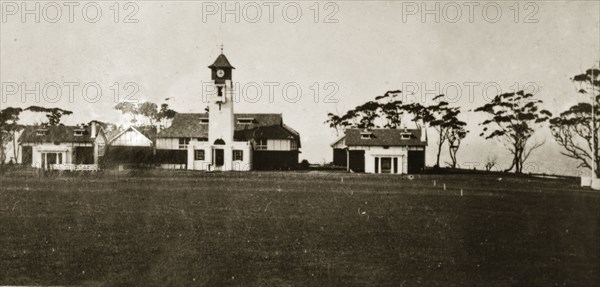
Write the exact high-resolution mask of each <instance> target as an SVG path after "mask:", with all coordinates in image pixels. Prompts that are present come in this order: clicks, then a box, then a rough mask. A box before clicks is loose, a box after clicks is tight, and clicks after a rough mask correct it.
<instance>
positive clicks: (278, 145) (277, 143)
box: [267, 140, 292, 150]
mask: <svg viewBox="0 0 600 287" xmlns="http://www.w3.org/2000/svg"><path fill="white" fill-rule="evenodd" d="M267 150H292V144H291V140H267Z"/></svg>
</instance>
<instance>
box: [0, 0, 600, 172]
mask: <svg viewBox="0 0 600 287" xmlns="http://www.w3.org/2000/svg"><path fill="white" fill-rule="evenodd" d="M70 2H72V1H70ZM15 3H16V5H17V6H14V4H15ZM21 3H22V2H21V1H19V2H9V1H8V2H5V1H3V2H2V19H1V23H0V25H1V27H0V36H1V43H0V57H1V62H0V68H1V69H0V80H1V81H2V83H3V88H2V101H1V103H0V104H1V105H2V108H4V107H6V106H20V107H27V106H30V105H42V106H47V107H54V106H59V107H62V108H65V109H69V110H72V111H74V114H73V115H72V116H68V117H66V118H64V123H65V124H77V123H81V122H87V121H89V120H92V119H97V120H102V121H111V122H115V123H125V122H126V119H125V118H124V117H123V116H122V115H120V114H119V113H118V112H116V111H114V110H113V106H114V105H115V104H116V103H115V97H114V92H113V90H114V88H115V87H116V86H114V83H115V82H116V83H119V87H120V89H121V92H120V97H119V99H117V100H122V99H123V98H124V97H125V95H127V94H128V92H127V91H125V90H123V89H124V86H125V84H126V83H128V82H131V83H134V84H135V86H137V87H139V91H138V92H137V93H136V94H135V95H134V97H133V98H134V99H138V100H140V101H146V100H149V101H153V102H156V103H159V104H160V103H162V102H163V100H164V99H165V98H170V100H169V104H170V105H171V106H172V108H174V109H175V110H176V111H178V112H202V111H203V110H204V107H205V106H206V103H203V102H202V82H203V81H209V80H210V72H209V69H208V68H207V66H208V65H210V64H211V63H212V62H213V61H214V60H215V58H216V57H217V56H218V54H219V53H220V48H219V46H220V45H221V44H223V45H224V53H225V54H226V55H227V57H228V59H229V60H230V62H231V63H232V64H233V65H234V66H235V67H236V70H235V71H234V74H233V78H234V81H235V82H238V83H239V85H240V89H239V90H238V94H240V93H242V94H243V92H244V91H246V94H245V95H242V97H241V101H240V102H239V103H236V106H235V111H236V112H247V113H251V112H261V113H281V114H283V118H284V122H285V123H286V124H287V125H289V126H291V127H293V128H294V129H296V130H297V131H298V132H300V134H301V137H302V153H301V155H300V158H301V159H308V160H309V161H311V162H324V161H330V160H331V156H332V152H331V148H330V146H329V144H330V143H331V142H332V141H333V140H334V139H335V138H336V136H335V133H334V131H333V130H331V129H329V128H328V127H327V126H326V125H324V124H323V122H324V121H325V120H326V119H327V117H326V115H327V113H328V112H340V113H341V112H344V111H346V110H348V109H350V108H352V107H354V106H356V105H359V104H361V103H363V102H365V101H367V100H371V99H373V98H374V97H376V96H378V95H381V94H383V93H385V91H388V90H396V89H403V88H405V87H412V86H415V85H417V86H420V87H421V88H420V91H417V92H416V97H419V96H425V97H427V98H432V97H433V96H434V94H440V93H444V91H442V88H443V87H447V88H448V89H447V90H446V93H447V95H448V97H449V99H447V100H450V101H451V102H453V105H457V106H461V107H462V108H463V111H464V113H463V115H462V119H463V120H465V121H467V122H468V124H469V127H468V128H469V129H470V131H471V132H470V133H469V135H468V136H467V138H466V140H465V142H464V144H463V146H462V147H461V150H460V151H459V163H461V164H463V166H465V165H472V163H473V162H481V164H480V168H481V167H482V165H483V164H484V163H483V161H484V159H485V157H486V156H487V155H489V154H497V155H498V157H499V158H500V159H501V162H500V163H501V166H502V167H507V166H508V164H509V163H510V159H509V157H508V153H507V152H506V151H504V150H503V149H502V147H501V145H500V144H499V143H498V142H495V141H490V140H485V139H483V138H481V137H479V133H480V131H481V128H480V127H479V126H478V123H479V122H480V121H481V120H482V115H480V114H479V115H478V114H475V113H472V112H471V113H469V112H467V111H468V110H470V109H473V108H475V107H477V106H480V105H483V104H484V103H485V96H484V94H487V95H488V97H490V98H491V97H493V96H494V95H495V94H496V93H497V92H496V90H495V88H494V87H495V86H499V87H501V88H502V90H503V91H504V92H506V91H509V90H510V89H514V88H515V87H516V86H518V87H520V88H521V89H522V88H523V87H524V86H526V84H528V83H529V84H528V85H527V86H526V87H529V88H530V89H535V90H536V94H537V96H538V97H539V98H540V99H542V100H543V101H544V102H545V105H544V107H545V108H547V109H549V110H550V111H551V112H553V113H554V114H558V113H559V112H561V111H563V110H565V109H566V108H568V107H569V106H571V105H572V104H574V103H576V102H579V101H587V99H582V98H581V96H579V95H578V94H577V93H576V87H575V86H574V85H573V84H572V83H571V82H570V80H569V78H570V77H572V76H574V75H576V74H578V73H581V72H582V71H584V70H585V69H587V68H589V67H591V66H593V65H597V63H598V61H599V60H600V31H599V30H600V29H599V25H600V24H599V19H600V4H599V3H600V2H598V1H568V2H567V1H564V2H559V1H541V2H531V3H532V4H531V5H529V6H527V5H526V2H521V3H519V4H515V2H513V1H509V2H492V3H494V4H493V5H492V4H488V6H485V4H486V3H487V2H480V3H478V5H477V6H468V5H469V4H466V3H472V1H471V2H433V1H427V2H419V1H417V2H404V3H403V2H386V1H352V2H350V1H344V2H331V3H332V4H330V5H329V6H325V2H320V3H319V5H318V9H317V5H316V4H315V3H316V2H314V1H303V2H293V3H294V4H288V6H285V7H286V9H287V10H285V11H287V14H285V15H283V14H282V12H284V9H283V7H284V5H285V3H287V2H279V3H278V4H277V5H276V4H271V5H272V6H269V5H267V4H265V3H257V2H227V3H226V4H224V5H226V7H222V6H221V4H222V3H223V2H205V3H204V4H202V3H201V2H194V1H144V2H134V4H132V5H129V6H125V2H121V4H120V5H119V7H118V8H117V7H116V6H115V2H114V1H104V2H94V3H99V4H98V5H99V7H100V8H101V9H102V14H101V15H98V17H97V22H95V23H92V22H93V21H95V20H94V17H96V14H95V10H94V9H95V8H94V7H95V6H93V5H88V6H87V7H86V9H85V11H87V14H85V15H86V17H87V20H86V18H85V17H83V15H82V11H83V10H84V8H83V7H84V5H85V4H86V2H78V3H79V4H80V5H79V6H72V7H71V8H73V15H72V21H70V19H69V14H70V13H69V7H68V6H66V5H65V2H60V1H58V2H56V1H55V2H44V1H41V2H37V3H40V8H39V11H40V12H39V13H40V14H39V17H40V20H39V23H36V21H35V20H36V19H35V18H34V17H35V16H36V15H34V14H31V15H28V14H25V15H22V14H23V13H22V12H23V9H22V8H23V7H20V6H19V5H21ZM27 3H28V4H27V5H29V6H27V7H25V8H29V9H34V8H35V6H34V4H35V3H36V2H27ZM48 3H57V4H56V5H58V8H59V9H60V11H61V17H60V19H58V18H57V17H56V15H57V14H56V11H57V6H53V5H54V4H52V5H49V4H48ZM235 3H238V4H239V7H240V8H239V10H238V11H239V13H238V16H239V20H238V21H236V19H235V16H236V15H235V14H236V12H235V6H234V5H235ZM436 3H438V4H439V5H440V9H439V14H438V15H439V21H437V22H436V19H435V16H436V15H435V12H434V14H430V15H422V14H421V12H422V8H428V9H434V8H435V5H436ZM449 3H450V4H449ZM497 3H499V4H497ZM296 4H297V6H295V5H296ZM422 4H423V5H426V7H422V6H421V5H422ZM496 4H497V5H498V6H494V5H496ZM15 7H17V8H18V9H17V10H15ZM257 7H258V8H260V11H261V15H260V16H257V14H256V11H257ZM270 7H271V9H273V12H274V14H273V15H272V18H271V19H269V18H270V17H269V12H270ZM297 7H299V8H300V9H301V14H298V15H296V14H295V8H297ZM415 7H416V8H418V11H416V10H414V8H415ZM483 7H486V9H485V10H484V8H483ZM222 8H229V9H232V10H233V11H234V12H233V14H230V15H221V13H220V12H221V10H222ZM457 8H458V10H460V11H461V15H460V16H456V15H457V14H456V11H457ZM497 8H499V11H500V12H501V14H496V10H497ZM211 9H218V11H216V10H211ZM411 9H412V10H411ZM469 9H473V14H472V18H471V19H469V17H470V13H469ZM115 11H119V13H118V15H115ZM210 11H215V14H214V15H212V14H211V13H209V12H210ZM315 11H319V13H318V14H319V17H318V19H316V17H315V16H316V15H315ZM412 11H414V13H409V12H412ZM517 11H518V13H516V12H517ZM403 12H404V13H403ZM128 15H131V16H132V17H130V20H137V23H124V19H125V18H126V17H127V16H128ZM326 16H329V18H328V20H329V22H331V21H333V22H337V23H324V22H325V18H326ZM403 16H404V17H403ZM22 17H25V19H24V21H23V19H22ZM115 17H116V18H117V19H118V20H119V21H118V23H116V22H115ZM203 18H204V19H203ZM294 18H297V19H298V21H297V22H295V23H292V22H293V21H294ZM403 18H404V19H403ZM494 18H498V19H499V20H498V21H497V22H495V23H494V21H495V19H494ZM54 19H58V20H57V23H51V22H52V21H55V20H54ZM423 21H424V22H425V23H423ZM71 22H72V23H71ZM223 22H224V23H223ZM250 22H257V23H250ZM315 22H317V23H315ZM452 22H455V23H452ZM531 22H534V23H531ZM13 83H16V85H21V84H24V86H25V87H26V88H27V89H30V90H33V89H34V88H35V84H36V83H39V84H40V90H39V91H38V92H33V93H34V94H37V95H39V96H40V101H39V102H36V99H35V96H34V95H33V94H31V95H27V97H26V98H25V102H22V99H21V96H22V94H23V93H22V89H21V88H20V89H19V91H17V92H16V94H14V95H13V93H10V92H9V90H10V88H11V87H12V86H14V84H13ZM54 83H55V84H54ZM69 83H75V84H69ZM89 83H95V84H96V87H99V88H100V89H101V90H102V95H101V96H99V97H96V94H95V92H94V89H93V88H91V89H88V90H87V92H88V93H87V96H88V98H92V99H93V98H94V97H96V98H97V99H96V100H97V101H96V102H91V101H90V100H87V101H86V100H85V99H84V97H83V96H82V87H83V86H85V85H86V84H88V86H91V85H89ZM315 83H318V85H315ZM328 83H330V84H328ZM465 83H466V84H465ZM469 83H472V84H469ZM515 83H516V84H515ZM436 84H437V85H439V88H437V89H438V90H437V91H436ZM69 85H77V86H75V87H74V91H75V95H74V98H73V99H72V102H71V100H70V99H69ZM269 85H275V86H274V88H273V90H274V95H273V101H271V100H270V99H269ZM286 85H287V86H288V87H291V88H289V89H287V93H286V90H284V89H283V87H284V86H286ZM469 85H472V86H473V91H474V94H473V95H472V96H471V97H470V96H469ZM44 86H46V87H47V89H46V90H47V91H48V95H46V99H44V98H43V96H44V95H43V90H44V89H43V87H44ZM56 86H59V87H61V93H60V94H59V99H58V101H56V102H55V103H52V102H50V101H52V98H56V91H55V87H56ZM457 86H458V87H460V88H461V92H460V93H457V89H456V87H457ZM484 86H485V87H488V88H489V89H487V93H485V91H484V89H483V87H484ZM256 87H259V88H260V89H261V94H260V95H261V98H260V99H259V100H258V101H256V100H253V101H252V100H251V99H256V95H257V94H256ZM294 87H300V88H301V90H302V94H301V96H300V97H299V98H297V99H296V100H295V101H292V100H286V99H285V96H286V95H287V97H288V99H293V98H296V96H297V95H296V93H295V88H294ZM423 88H425V89H427V90H430V92H429V94H427V95H423V91H422V90H423ZM129 91H133V90H132V89H129ZM315 91H319V92H318V94H317V95H318V96H319V97H318V99H317V101H315V97H314V94H315ZM330 93H332V94H333V97H332V98H331V99H332V100H334V101H337V103H333V102H331V101H326V100H325V97H326V96H328V95H330ZM249 99H250V100H249ZM251 101H252V102H251ZM23 120H24V122H27V121H33V120H34V119H33V118H32V117H31V115H26V114H25V115H24V116H23ZM543 138H546V144H545V145H544V147H543V148H541V149H539V150H537V151H536V152H535V153H534V154H533V155H532V157H531V162H532V163H533V164H532V165H531V166H530V168H531V171H535V172H547V173H559V174H577V173H578V171H577V170H576V169H575V167H576V164H575V163H574V162H573V161H571V160H569V159H568V158H566V157H564V156H561V155H560V147H559V146H558V144H557V143H555V142H554V140H553V138H552V137H551V135H550V133H549V130H548V128H547V126H545V127H544V128H542V129H541V130H539V132H538V133H537V134H536V139H537V140H542V139H543ZM436 140H437V139H436V138H435V137H434V136H431V137H430V146H431V147H433V145H434V144H435V142H436ZM427 157H428V162H427V164H428V165H432V164H433V163H434V161H435V152H434V149H433V148H430V149H429V150H428V154H427ZM442 159H443V160H442V161H447V160H449V157H448V154H447V152H446V150H444V152H443V153H442ZM534 169H535V170H534Z"/></svg>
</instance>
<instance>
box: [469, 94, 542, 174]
mask: <svg viewBox="0 0 600 287" xmlns="http://www.w3.org/2000/svg"><path fill="white" fill-rule="evenodd" d="M541 104H542V101H541V100H538V99H534V96H533V95H532V94H530V93H525V92H524V91H518V92H512V93H503V94H499V95H497V96H495V97H494V98H493V99H492V100H491V101H490V102H489V103H486V104H485V105H483V106H481V107H479V108H477V109H475V111H476V112H483V113H485V114H487V115H488V116H489V118H488V119H486V120H485V121H483V122H482V123H480V125H483V126H484V129H483V132H482V133H481V134H480V136H482V137H485V139H498V140H499V141H500V142H501V143H502V144H503V145H504V147H505V148H506V149H507V150H508V151H509V152H510V154H511V156H512V163H511V165H510V167H509V168H508V169H507V171H509V170H512V169H513V168H514V171H515V173H522V172H523V165H524V164H525V162H526V161H527V159H528V158H529V156H530V155H531V153H532V152H533V151H534V150H536V149H537V148H539V147H541V146H542V145H543V144H544V141H541V142H537V141H536V142H531V141H530V140H531V138H532V136H533V134H534V132H535V130H536V129H537V128H539V127H541V126H542V124H543V123H544V122H546V121H548V119H549V118H550V117H551V116H552V114H551V113H550V112H549V111H547V110H542V109H540V105H541Z"/></svg>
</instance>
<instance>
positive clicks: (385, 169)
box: [381, 157, 392, 173]
mask: <svg viewBox="0 0 600 287" xmlns="http://www.w3.org/2000/svg"><path fill="white" fill-rule="evenodd" d="M381 173H392V158H391V157H382V158H381Z"/></svg>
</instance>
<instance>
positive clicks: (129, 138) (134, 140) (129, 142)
mask: <svg viewBox="0 0 600 287" xmlns="http://www.w3.org/2000/svg"><path fill="white" fill-rule="evenodd" d="M110 145H112V146H152V141H151V140H149V139H148V138H147V137H145V136H144V135H142V134H141V133H139V132H138V131H135V130H133V129H129V130H127V131H126V132H125V133H123V134H121V135H120V136H119V137H118V138H116V139H114V140H113V141H112V142H111V143H110Z"/></svg>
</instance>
